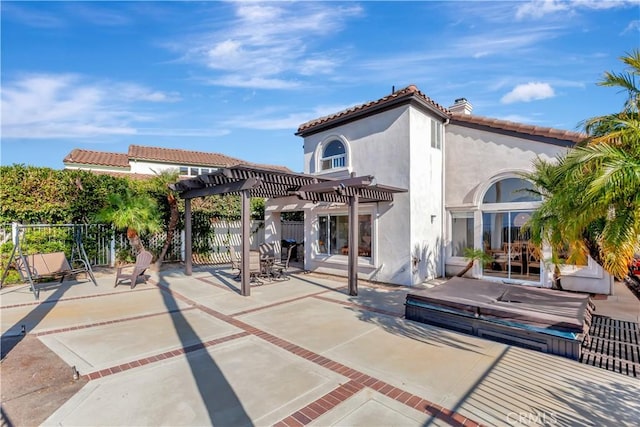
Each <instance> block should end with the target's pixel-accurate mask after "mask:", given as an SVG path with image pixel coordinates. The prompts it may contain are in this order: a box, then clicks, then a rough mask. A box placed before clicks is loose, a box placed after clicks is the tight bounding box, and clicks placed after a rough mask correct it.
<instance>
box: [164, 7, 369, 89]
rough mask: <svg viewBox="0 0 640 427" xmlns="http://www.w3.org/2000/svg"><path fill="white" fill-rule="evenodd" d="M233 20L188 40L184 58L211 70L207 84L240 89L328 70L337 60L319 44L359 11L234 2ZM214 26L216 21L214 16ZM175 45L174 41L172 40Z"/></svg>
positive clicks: (279, 84)
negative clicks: (211, 74)
mask: <svg viewBox="0 0 640 427" xmlns="http://www.w3.org/2000/svg"><path fill="white" fill-rule="evenodd" d="M233 6H234V7H235V9H234V13H235V18H234V19H226V20H223V22H224V25H223V28H220V27H218V28H216V30H215V31H213V32H207V33H204V34H201V35H200V36H198V37H196V38H194V39H192V40H190V41H189V42H188V47H182V48H180V47H178V49H185V50H186V54H185V56H184V58H185V59H186V60H189V61H195V62H199V63H202V64H204V65H206V66H207V67H208V68H209V69H211V70H213V71H214V72H215V73H216V74H215V75H214V76H213V77H212V78H210V79H208V80H209V82H210V83H213V84H217V85H221V86H231V87H244V88H250V87H253V88H261V89H287V88H295V87H298V85H299V82H298V79H300V78H306V77H308V76H313V75H318V74H330V73H332V72H334V70H336V69H337V67H338V66H339V65H340V64H341V60H338V59H336V58H337V57H338V55H336V54H335V52H333V51H324V50H323V49H322V48H320V47H318V46H319V45H321V42H320V41H321V40H322V38H323V37H325V36H333V35H334V34H335V33H336V32H338V31H340V29H341V28H343V27H344V25H345V21H346V20H347V19H349V18H351V17H354V16H358V15H360V14H361V12H362V9H361V8H360V7H359V6H357V5H347V6H336V5H335V4H333V3H315V2H313V3H312V2H297V3H295V4H291V3H284V2H282V3H269V4H267V5H264V4H260V3H246V2H238V3H234V4H233ZM216 22H217V24H218V25H220V24H219V22H220V21H216ZM174 48H175V45H174Z"/></svg>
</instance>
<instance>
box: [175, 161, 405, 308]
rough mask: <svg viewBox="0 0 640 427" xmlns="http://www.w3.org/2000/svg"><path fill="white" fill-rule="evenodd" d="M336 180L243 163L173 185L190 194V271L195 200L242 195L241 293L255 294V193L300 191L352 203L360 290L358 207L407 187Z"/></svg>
mask: <svg viewBox="0 0 640 427" xmlns="http://www.w3.org/2000/svg"><path fill="white" fill-rule="evenodd" d="M354 175H355V174H354V173H352V174H351V176H350V177H349V178H345V179H331V178H318V177H316V176H311V175H304V174H295V173H288V172H283V171H274V170H269V169H262V168H257V167H251V166H247V165H238V166H233V167H227V168H221V169H219V170H217V171H216V172H213V173H208V174H202V175H200V176H198V177H196V178H190V179H185V180H182V181H178V182H176V183H175V184H172V185H171V188H172V189H173V190H175V191H177V192H179V193H180V197H181V198H183V199H185V234H186V237H185V246H186V247H185V274H187V275H191V274H192V264H193V260H192V220H191V199H193V198H196V197H204V196H211V195H216V194H236V195H239V196H240V201H241V209H242V226H241V230H242V249H241V252H242V259H241V267H242V271H241V287H240V293H241V294H242V295H243V296H249V295H250V293H251V288H250V283H249V282H250V280H249V279H250V278H249V276H250V274H249V250H250V241H249V238H250V234H251V232H250V224H249V221H250V217H251V212H250V205H249V202H250V199H251V197H252V196H253V197H265V198H269V197H286V196H292V195H295V196H298V197H299V198H300V199H303V200H309V201H312V202H327V203H343V204H348V206H349V257H348V259H349V264H348V273H349V295H357V294H358V241H359V230H358V207H359V204H360V203H371V202H378V201H389V202H390V201H393V193H400V192H406V191H407V190H405V189H401V188H395V187H389V186H382V185H378V184H375V178H374V177H373V176H371V175H365V176H360V177H356V176H354Z"/></svg>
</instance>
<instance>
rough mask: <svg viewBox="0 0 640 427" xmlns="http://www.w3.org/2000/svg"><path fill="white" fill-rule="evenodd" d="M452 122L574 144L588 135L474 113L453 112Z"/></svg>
mask: <svg viewBox="0 0 640 427" xmlns="http://www.w3.org/2000/svg"><path fill="white" fill-rule="evenodd" d="M450 123H452V124H457V125H461V126H469V127H474V128H476V129H485V130H489V131H494V132H498V133H505V134H514V133H515V134H520V135H529V136H533V137H540V138H543V139H544V140H558V141H567V142H570V143H572V144H575V143H578V142H580V141H582V140H584V139H585V138H586V137H587V135H586V134H584V133H580V132H572V131H568V130H562V129H554V128H550V127H544V126H534V125H527V124H523V123H516V122H511V121H508V120H499V119H493V118H490V117H482V116H476V115H473V114H461V113H452V114H451V122H450ZM547 142H551V141H547ZM565 145H566V144H565Z"/></svg>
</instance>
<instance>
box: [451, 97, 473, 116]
mask: <svg viewBox="0 0 640 427" xmlns="http://www.w3.org/2000/svg"><path fill="white" fill-rule="evenodd" d="M472 110H473V105H471V103H470V102H469V101H467V98H458V99H456V100H455V101H454V102H453V105H452V106H451V107H449V111H451V112H452V113H454V114H471V111H472Z"/></svg>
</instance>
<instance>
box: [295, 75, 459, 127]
mask: <svg viewBox="0 0 640 427" xmlns="http://www.w3.org/2000/svg"><path fill="white" fill-rule="evenodd" d="M411 102H415V103H416V105H418V106H422V107H423V108H426V109H427V110H429V111H431V112H432V113H435V114H436V115H438V116H440V117H441V118H442V119H446V118H447V117H448V116H449V114H450V113H449V110H447V109H446V108H444V107H443V106H441V105H440V104H438V103H436V102H435V101H433V100H432V99H431V98H429V97H428V96H426V95H425V94H424V93H422V92H420V90H418V88H417V87H416V86H415V85H410V86H407V87H405V88H404V89H400V90H397V91H395V92H393V93H392V94H390V95H387V96H385V97H383V98H380V99H378V100H377V101H370V102H367V103H364V104H360V105H356V106H355V107H351V108H348V109H346V110H342V111H340V112H338V113H335V114H331V115H329V116H325V117H320V118H319V119H314V120H311V121H308V122H306V123H303V124H302V125H300V127H298V132H296V135H299V136H306V135H310V134H313V133H316V132H320V131H321V130H324V129H327V128H331V127H335V126H338V125H340V124H344V123H347V122H350V121H353V120H356V119H359V118H361V117H363V116H368V115H372V114H375V113H379V112H381V111H385V110H388V109H390V108H395V107H397V106H398V105H403V104H407V103H411Z"/></svg>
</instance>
